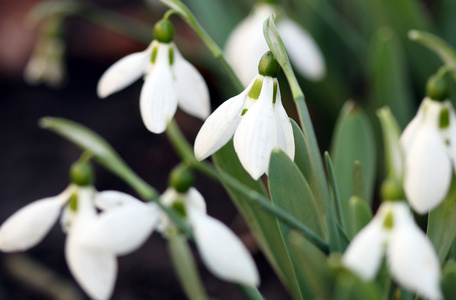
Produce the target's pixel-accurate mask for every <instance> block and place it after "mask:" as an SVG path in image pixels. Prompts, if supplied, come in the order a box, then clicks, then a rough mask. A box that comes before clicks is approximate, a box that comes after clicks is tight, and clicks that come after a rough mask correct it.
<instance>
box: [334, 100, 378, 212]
mask: <svg viewBox="0 0 456 300" xmlns="http://www.w3.org/2000/svg"><path fill="white" fill-rule="evenodd" d="M375 152H376V148H375V140H374V134H373V131H372V128H371V125H370V122H369V120H368V118H367V116H366V115H365V113H364V112H363V111H362V110H361V108H359V107H357V106H356V105H355V104H354V103H353V102H347V103H346V104H345V105H344V107H343V108H342V111H341V113H340V115H339V118H338V120H337V123H336V128H335V130H334V135H333V139H332V145H331V156H332V158H333V162H334V170H335V173H336V179H337V183H338V186H339V192H340V198H341V204H342V212H343V215H344V218H345V219H347V218H348V200H349V199H350V197H351V196H352V195H353V164H354V163H355V161H359V162H360V163H361V164H362V166H363V171H364V172H363V174H364V177H365V178H364V182H365V185H366V195H367V199H366V201H367V202H368V203H371V202H372V193H373V188H374V179H375V178H374V176H375V169H376V165H375V164H376V155H375Z"/></svg>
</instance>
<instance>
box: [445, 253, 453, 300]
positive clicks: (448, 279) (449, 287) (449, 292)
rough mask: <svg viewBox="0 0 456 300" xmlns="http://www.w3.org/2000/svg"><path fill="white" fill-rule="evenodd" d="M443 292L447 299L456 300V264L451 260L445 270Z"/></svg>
mask: <svg viewBox="0 0 456 300" xmlns="http://www.w3.org/2000/svg"><path fill="white" fill-rule="evenodd" d="M442 292H443V295H444V297H445V299H456V262H455V261H454V260H449V261H448V262H447V263H446V265H445V268H444V269H443V278H442Z"/></svg>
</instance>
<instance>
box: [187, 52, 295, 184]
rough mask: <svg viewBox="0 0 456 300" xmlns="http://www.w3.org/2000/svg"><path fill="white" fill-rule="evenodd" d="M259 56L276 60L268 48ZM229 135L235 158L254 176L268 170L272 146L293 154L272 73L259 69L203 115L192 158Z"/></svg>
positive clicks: (203, 155)
mask: <svg viewBox="0 0 456 300" xmlns="http://www.w3.org/2000/svg"><path fill="white" fill-rule="evenodd" d="M263 59H265V60H269V59H271V61H272V60H273V61H274V63H275V64H277V62H276V61H275V59H274V58H273V57H272V54H271V53H270V52H267V53H266V54H265V55H264V56H263V58H262V61H263ZM261 64H262V62H260V66H261ZM277 68H278V67H277ZM233 135H234V140H233V141H234V149H235V150H236V153H237V155H238V157H239V160H240V162H241V164H242V166H243V167H244V169H245V170H246V171H247V172H248V173H249V174H250V176H252V178H254V179H255V180H257V179H258V178H260V176H261V175H263V174H264V173H266V172H267V171H268V166H269V157H270V155H271V151H272V149H273V148H275V147H279V148H281V149H282V150H284V151H285V152H286V153H287V154H288V156H289V157H290V158H291V159H293V158H294V152H295V145H294V137H293V130H292V127H291V123H290V120H289V118H288V116H287V113H286V111H285V109H284V108H283V105H282V99H281V96H280V88H279V83H278V81H277V78H276V74H270V73H268V72H265V71H264V70H260V74H259V75H257V76H256V77H255V78H254V79H253V81H252V82H251V83H250V84H249V86H248V87H247V88H246V89H245V90H244V91H243V92H242V93H241V94H239V95H237V96H235V97H233V98H231V99H228V100H227V101H225V103H223V104H222V105H220V107H219V108H217V109H216V110H215V111H214V112H213V113H212V115H210V116H209V118H207V120H206V121H205V122H204V124H203V126H202V127H201V130H200V131H199V133H198V135H197V136H196V140H195V156H196V158H197V159H198V160H203V159H205V158H207V157H209V156H210V155H212V154H213V153H215V152H216V151H217V150H219V149H220V148H221V147H222V146H223V145H225V144H226V143H227V142H228V141H229V140H230V139H231V137H232V136H233Z"/></svg>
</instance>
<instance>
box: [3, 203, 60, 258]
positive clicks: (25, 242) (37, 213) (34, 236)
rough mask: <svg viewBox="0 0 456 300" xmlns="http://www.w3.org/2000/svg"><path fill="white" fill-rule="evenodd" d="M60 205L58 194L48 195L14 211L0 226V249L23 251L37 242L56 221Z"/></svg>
mask: <svg viewBox="0 0 456 300" xmlns="http://www.w3.org/2000/svg"><path fill="white" fill-rule="evenodd" d="M62 205H63V204H62V201H61V199H60V198H59V197H58V196H57V197H50V198H45V199H41V200H37V201H34V202H32V203H30V204H28V205H26V206H24V207H22V208H21V209H20V210H18V211H17V212H15V213H14V214H13V215H11V216H10V217H9V218H8V219H7V220H6V221H5V222H4V223H3V224H2V226H1V227H0V250H2V251H5V252H13V251H24V250H27V249H30V248H31V247H33V246H35V245H36V244H38V243H39V242H40V241H41V240H42V239H43V238H44V236H45V235H46V234H47V233H48V232H49V230H50V229H51V228H52V226H53V225H54V224H55V223H56V222H57V219H58V217H59V215H60V211H61V209H62Z"/></svg>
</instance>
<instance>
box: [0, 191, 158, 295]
mask: <svg viewBox="0 0 456 300" xmlns="http://www.w3.org/2000/svg"><path fill="white" fill-rule="evenodd" d="M110 193H111V194H108V198H110V199H114V200H115V199H116V198H118V197H119V196H118V195H119V194H121V196H120V197H123V195H124V194H122V193H119V192H110ZM95 197H96V191H95V189H94V188H93V187H91V186H87V187H78V186H76V185H70V186H69V187H68V188H67V189H66V190H65V191H64V192H62V193H61V194H60V195H57V196H55V197H49V198H45V199H41V200H37V201H35V202H32V203H30V204H28V205H26V206H25V207H23V208H22V209H20V210H19V211H17V212H16V213H15V214H13V215H12V216H11V217H9V218H8V219H7V220H6V221H5V222H4V223H3V224H2V226H1V227H0V250H2V251H4V252H14V251H25V250H27V249H30V248H31V247H33V246H35V245H36V244H38V243H39V242H40V241H41V240H42V239H43V238H44V236H45V235H46V234H47V233H48V232H49V230H50V229H51V228H52V226H53V225H54V224H55V223H56V222H57V219H58V217H59V215H60V213H61V211H62V209H63V208H64V206H65V205H66V207H65V208H64V210H65V212H64V213H63V216H62V218H64V219H65V220H63V222H62V223H63V224H64V225H65V228H66V229H67V233H68V236H67V239H66V243H65V256H66V260H67V263H68V267H69V269H70V271H71V273H72V274H73V276H74V278H75V279H76V281H77V282H78V283H79V284H80V285H81V287H82V288H83V290H84V291H85V292H86V293H87V294H88V295H89V296H90V297H91V298H93V299H109V298H110V296H111V294H112V291H113V289H114V283H115V279H116V275H117V260H116V256H117V255H123V254H127V253H129V252H132V251H134V250H136V249H137V248H138V247H139V246H140V245H141V244H142V243H143V242H144V241H145V239H146V238H147V237H148V236H149V234H150V231H151V229H152V228H153V227H154V226H155V224H156V222H157V221H158V219H153V218H150V213H149V211H148V210H147V209H144V207H142V208H143V209H142V210H141V211H142V213H138V211H136V210H135V211H134V213H132V211H131V209H115V210H113V211H111V212H110V213H109V214H107V213H105V212H103V213H101V214H97V211H96V208H95V203H94V201H95ZM114 200H112V201H114ZM136 201H139V200H136ZM151 209H152V208H151ZM131 230H135V231H136V235H135V236H131V235H130V233H131ZM95 241H96V242H95ZM100 244H102V246H100Z"/></svg>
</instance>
